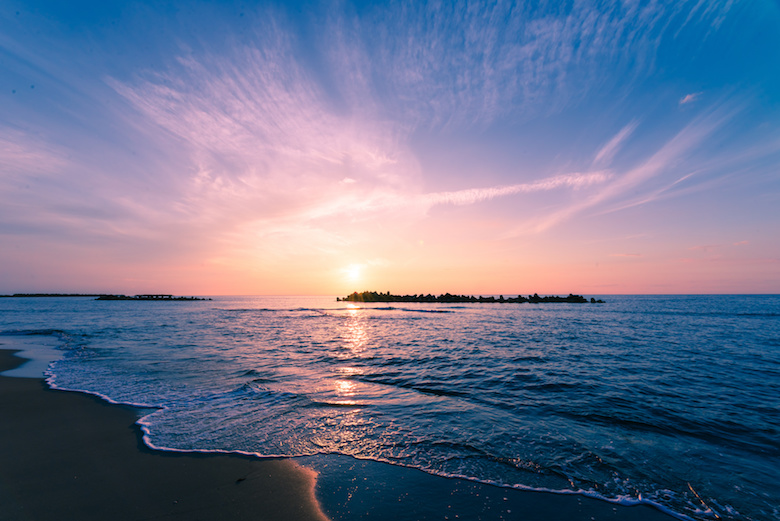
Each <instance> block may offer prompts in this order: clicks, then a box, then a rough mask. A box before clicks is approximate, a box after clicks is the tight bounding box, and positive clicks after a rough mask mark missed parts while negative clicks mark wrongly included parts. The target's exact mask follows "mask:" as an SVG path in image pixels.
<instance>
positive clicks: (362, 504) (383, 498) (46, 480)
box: [0, 348, 673, 521]
mask: <svg viewBox="0 0 780 521" xmlns="http://www.w3.org/2000/svg"><path fill="white" fill-rule="evenodd" d="M15 352H16V351H13V350H4V349H2V348H0V372H2V371H4V370H7V369H11V368H13V367H16V366H18V365H19V364H21V363H22V362H23V359H21V358H19V357H18V356H15V355H14V353H15ZM0 418H1V419H2V421H0V521H12V520H13V521H22V520H41V521H49V520H52V519H60V520H67V519H73V520H80V521H81V520H92V519H95V520H98V519H99V520H101V521H103V520H107V519H111V520H152V519H154V520H169V519H177V520H185V519H186V520H220V519H224V520H241V519H252V520H255V521H261V520H277V519H279V520H281V519H306V520H315V521H316V520H327V519H328V517H327V516H326V515H325V514H324V513H323V509H324V510H325V511H327V512H329V513H330V514H331V517H332V518H333V519H334V520H349V519H365V518H369V519H380V520H393V521H396V520H408V521H415V520H434V519H435V520H448V519H469V520H471V519H474V520H479V519H482V520H499V519H507V520H511V519H517V520H522V521H556V520H561V521H563V520H567V521H568V520H583V521H584V520H622V521H671V520H672V519H673V518H671V517H670V516H667V515H666V514H663V513H662V512H660V511H658V510H655V509H654V508H651V507H648V506H646V505H640V506H634V507H625V506H620V505H615V504H611V503H607V502H605V501H600V500H596V499H591V498H587V497H583V496H580V495H561V494H551V493H544V492H529V491H523V490H514V489H506V488H499V487H494V486H491V485H486V484H482V483H475V482H472V481H467V480H460V479H449V478H442V477H437V476H432V475H429V474H426V473H424V472H421V471H419V470H415V469H409V468H404V467H398V466H393V465H388V464H385V463H378V462H374V461H360V460H355V459H353V458H349V457H347V456H315V457H312V458H309V459H312V460H318V461H317V462H316V465H315V466H316V467H317V468H318V469H320V474H319V475H317V473H315V472H314V471H312V470H310V469H308V468H305V467H302V466H301V465H298V464H297V463H295V461H293V460H287V459H258V458H253V457H245V456H240V455H216V454H182V453H170V452H162V451H153V450H151V449H149V448H148V447H146V446H145V445H144V444H143V441H142V439H141V431H140V429H139V428H138V427H137V426H136V425H134V423H135V421H136V419H137V418H138V411H137V410H136V409H133V408H131V407H124V406H119V405H112V404H109V403H107V402H105V401H104V400H101V399H100V398H98V397H94V396H90V395H86V394H82V393H75V392H65V391H55V390H51V389H49V388H48V386H47V385H46V384H45V382H44V381H43V379H40V378H11V377H5V376H0ZM304 460H306V458H304ZM318 482H319V484H318ZM317 484H318V489H317V496H316V497H315V485H317ZM317 498H319V502H318V499H317ZM321 505H322V507H321Z"/></svg>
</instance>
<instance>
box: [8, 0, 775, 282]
mask: <svg viewBox="0 0 780 521" xmlns="http://www.w3.org/2000/svg"><path fill="white" fill-rule="evenodd" d="M363 290H376V291H391V292H393V293H443V292H451V293H463V294H486V295H487V294H506V295H511V294H529V293H539V294H567V293H569V292H573V293H577V294H584V295H586V296H591V295H608V294H636V293H640V294H645V293H647V294H690V293H780V3H779V2H777V1H776V0H750V1H747V0H745V1H739V0H724V1H718V0H690V1H688V0H674V1H669V2H660V1H648V2H638V1H631V0H627V1H616V2H609V1H604V2H591V1H578V0H573V1H568V2H557V1H556V2H553V1H550V2H547V1H544V0H538V1H527V2H514V3H513V2H503V1H492V2H428V3H426V2H347V1H344V2H339V1H334V2H316V1H311V2H308V1H307V2H300V3H295V2H258V3H254V2H236V3H231V2H213V3H210V2H191V1H187V2H167V3H166V2H150V3H145V2H125V1H115V2H103V1H100V2H92V1H84V0H74V1H71V2H67V3H66V2H59V1H52V2H45V1H25V2H14V1H13V0H6V1H4V2H3V4H2V6H0V293H15V292H98V293H127V294H136V293H175V294H186V295H254V294H257V295H286V294H290V295H346V294H348V293H351V292H352V291H363Z"/></svg>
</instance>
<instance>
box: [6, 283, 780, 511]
mask: <svg viewBox="0 0 780 521" xmlns="http://www.w3.org/2000/svg"><path fill="white" fill-rule="evenodd" d="M591 296H594V297H596V298H601V299H603V300H605V301H606V302H605V303H604V304H590V303H588V304H569V303H547V304H529V303H524V304H497V303H496V304H478V303H474V304H443V303H442V304H432V303H426V304H421V303H403V304H401V303H393V304H380V303H373V304H368V303H349V302H337V300H336V298H335V297H320V296H318V297H297V296H296V297H282V296H280V297H267V296H263V297H246V296H243V297H213V299H212V300H206V301H167V302H166V301H162V302H155V301H96V300H94V299H92V298H83V297H67V298H64V297H62V298H60V297H49V298H0V337H4V338H17V339H24V340H25V341H30V340H31V339H32V340H36V341H37V340H40V341H41V343H43V344H46V345H49V346H50V347H51V349H53V350H54V351H56V352H57V353H58V356H59V358H58V359H57V360H55V361H53V362H52V363H51V364H50V365H48V368H46V369H45V372H46V373H45V374H46V377H47V378H48V382H49V384H50V385H51V386H52V387H55V388H59V389H67V390H79V391H84V392H88V393H93V394H97V395H100V396H102V397H104V398H106V399H108V400H110V401H112V402H117V403H123V404H133V405H136V406H138V407H140V408H142V414H141V415H142V417H141V419H140V420H139V423H140V425H141V427H142V429H143V431H144V434H145V436H144V439H145V442H146V443H147V444H148V445H149V446H151V447H154V448H158V449H161V450H173V451H205V452H210V451H214V452H239V453H248V454H256V455H259V456H289V457H297V458H299V459H300V461H302V462H304V464H307V465H311V466H314V467H317V465H320V466H321V467H322V468H323V469H324V468H325V467H327V466H328V464H327V462H331V463H332V462H333V461H357V462H382V463H383V464H391V465H393V466H397V467H405V468H412V469H419V470H421V471H424V472H426V473H428V474H432V475H438V476H447V477H457V478H461V479H465V480H469V481H472V482H477V483H487V484H492V485H498V486H501V487H505V488H506V489H509V488H517V489H525V490H541V491H548V492H549V491H553V492H559V493H561V494H580V495H583V496H590V497H597V498H601V499H604V500H607V501H612V502H615V503H621V504H636V503H647V504H651V505H653V506H655V507H656V508H659V509H661V510H663V511H665V512H667V513H670V514H672V515H674V516H675V517H677V518H679V519H694V520H713V519H746V520H770V519H780V485H779V484H780V296H777V295H712V296H710V295H708V296H686V295H673V296H659V295H631V296H628V295H586V297H588V298H590V297H591ZM1 342H2V338H0V343H1ZM328 458H330V459H328ZM333 458H336V459H335V460H334V459H333ZM339 458H340V459H339ZM322 471H323V472H326V470H322Z"/></svg>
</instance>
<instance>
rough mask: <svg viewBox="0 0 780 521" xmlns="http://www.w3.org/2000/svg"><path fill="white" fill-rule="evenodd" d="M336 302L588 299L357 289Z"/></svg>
mask: <svg viewBox="0 0 780 521" xmlns="http://www.w3.org/2000/svg"><path fill="white" fill-rule="evenodd" d="M336 301H337V302H430V303H436V302H438V303H447V304H455V303H491V304H492V303H497V304H522V303H525V302H528V303H531V304H546V303H551V302H565V303H569V304H585V303H587V302H588V299H586V298H585V297H583V296H581V295H574V294H571V293H569V295H568V296H567V297H557V296H554V295H551V296H546V297H540V296H539V295H537V294H536V293H534V294H533V295H528V297H524V296H522V295H518V296H516V297H508V298H504V296H503V295H500V296H499V297H498V298H496V297H494V296H490V297H482V296H479V297H475V296H473V295H452V294H450V293H444V294H443V295H438V296H435V295H431V294H430V293H429V294H427V295H391V294H390V292H389V291H388V292H387V293H378V292H376V291H364V292H362V293H358V292H357V291H356V292H354V293H352V294H351V295H347V296H346V297H344V298H339V297H336ZM590 303H591V304H604V301H603V300H600V299H599V300H596V299H595V298H591V299H590Z"/></svg>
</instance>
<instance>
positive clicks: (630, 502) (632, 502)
mask: <svg viewBox="0 0 780 521" xmlns="http://www.w3.org/2000/svg"><path fill="white" fill-rule="evenodd" d="M55 379H56V375H54V374H51V373H50V374H48V378H47V379H46V383H47V384H48V385H49V387H51V388H52V389H56V390H60V391H68V392H79V393H84V394H89V395H92V396H97V397H99V398H101V399H103V400H105V401H106V402H108V403H111V404H114V405H123V406H129V407H135V408H139V409H156V410H155V411H154V412H152V413H150V414H146V415H144V416H142V417H141V418H139V419H138V420H136V422H135V425H138V427H139V428H140V429H141V432H142V433H143V436H142V439H143V442H144V444H145V445H146V446H147V447H149V448H150V449H152V450H156V451H160V452H174V453H179V454H225V455H230V454H236V455H241V456H248V457H255V458H258V459H274V458H286V459H295V458H304V457H312V456H328V455H339V456H347V457H351V458H354V459H356V460H361V461H376V462H378V463H384V464H387V465H393V466H397V467H404V468H410V469H415V470H420V471H422V472H425V473H426V474H430V475H433V476H439V477H443V478H454V479H462V480H465V481H471V482H474V483H482V484H485V485H491V486H496V487H499V488H504V489H510V490H525V491H528V492H548V493H551V494H562V495H580V496H585V497H589V498H592V499H597V500H600V501H606V502H608V503H612V504H617V505H621V506H626V507H631V506H638V505H647V506H650V507H653V508H655V509H657V510H659V511H661V512H663V513H665V514H668V515H670V516H672V517H674V518H676V519H680V520H682V521H696V520H695V519H693V518H691V517H689V516H686V515H685V514H682V513H679V512H675V511H673V510H671V509H669V508H668V507H665V506H664V505H661V504H659V503H656V502H654V501H651V500H649V499H641V498H632V497H630V496H618V497H616V498H610V497H606V496H603V495H601V494H599V493H597V492H594V491H592V490H584V489H579V490H570V489H560V490H556V489H551V488H546V487H531V486H528V485H523V484H514V485H507V484H503V483H499V482H496V481H492V480H481V479H477V478H474V477H471V476H466V475H461V474H451V473H447V472H440V471H434V470H430V469H424V468H420V467H415V466H412V465H404V464H402V463H398V462H397V461H390V460H387V459H384V458H361V457H358V456H354V455H352V454H341V453H337V452H313V453H311V454H297V455H290V454H261V453H259V452H250V451H243V450H224V449H177V448H174V447H165V446H162V445H156V444H155V443H154V442H152V440H151V431H150V428H149V426H150V422H148V421H147V418H151V417H152V416H154V415H155V414H157V413H159V412H161V411H164V410H166V409H167V407H165V406H161V405H148V404H141V403H133V402H120V401H117V400H113V399H111V398H109V397H108V396H106V395H104V394H102V393H98V392H95V391H88V390H85V389H69V388H65V387H59V386H57V385H56V383H55Z"/></svg>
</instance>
